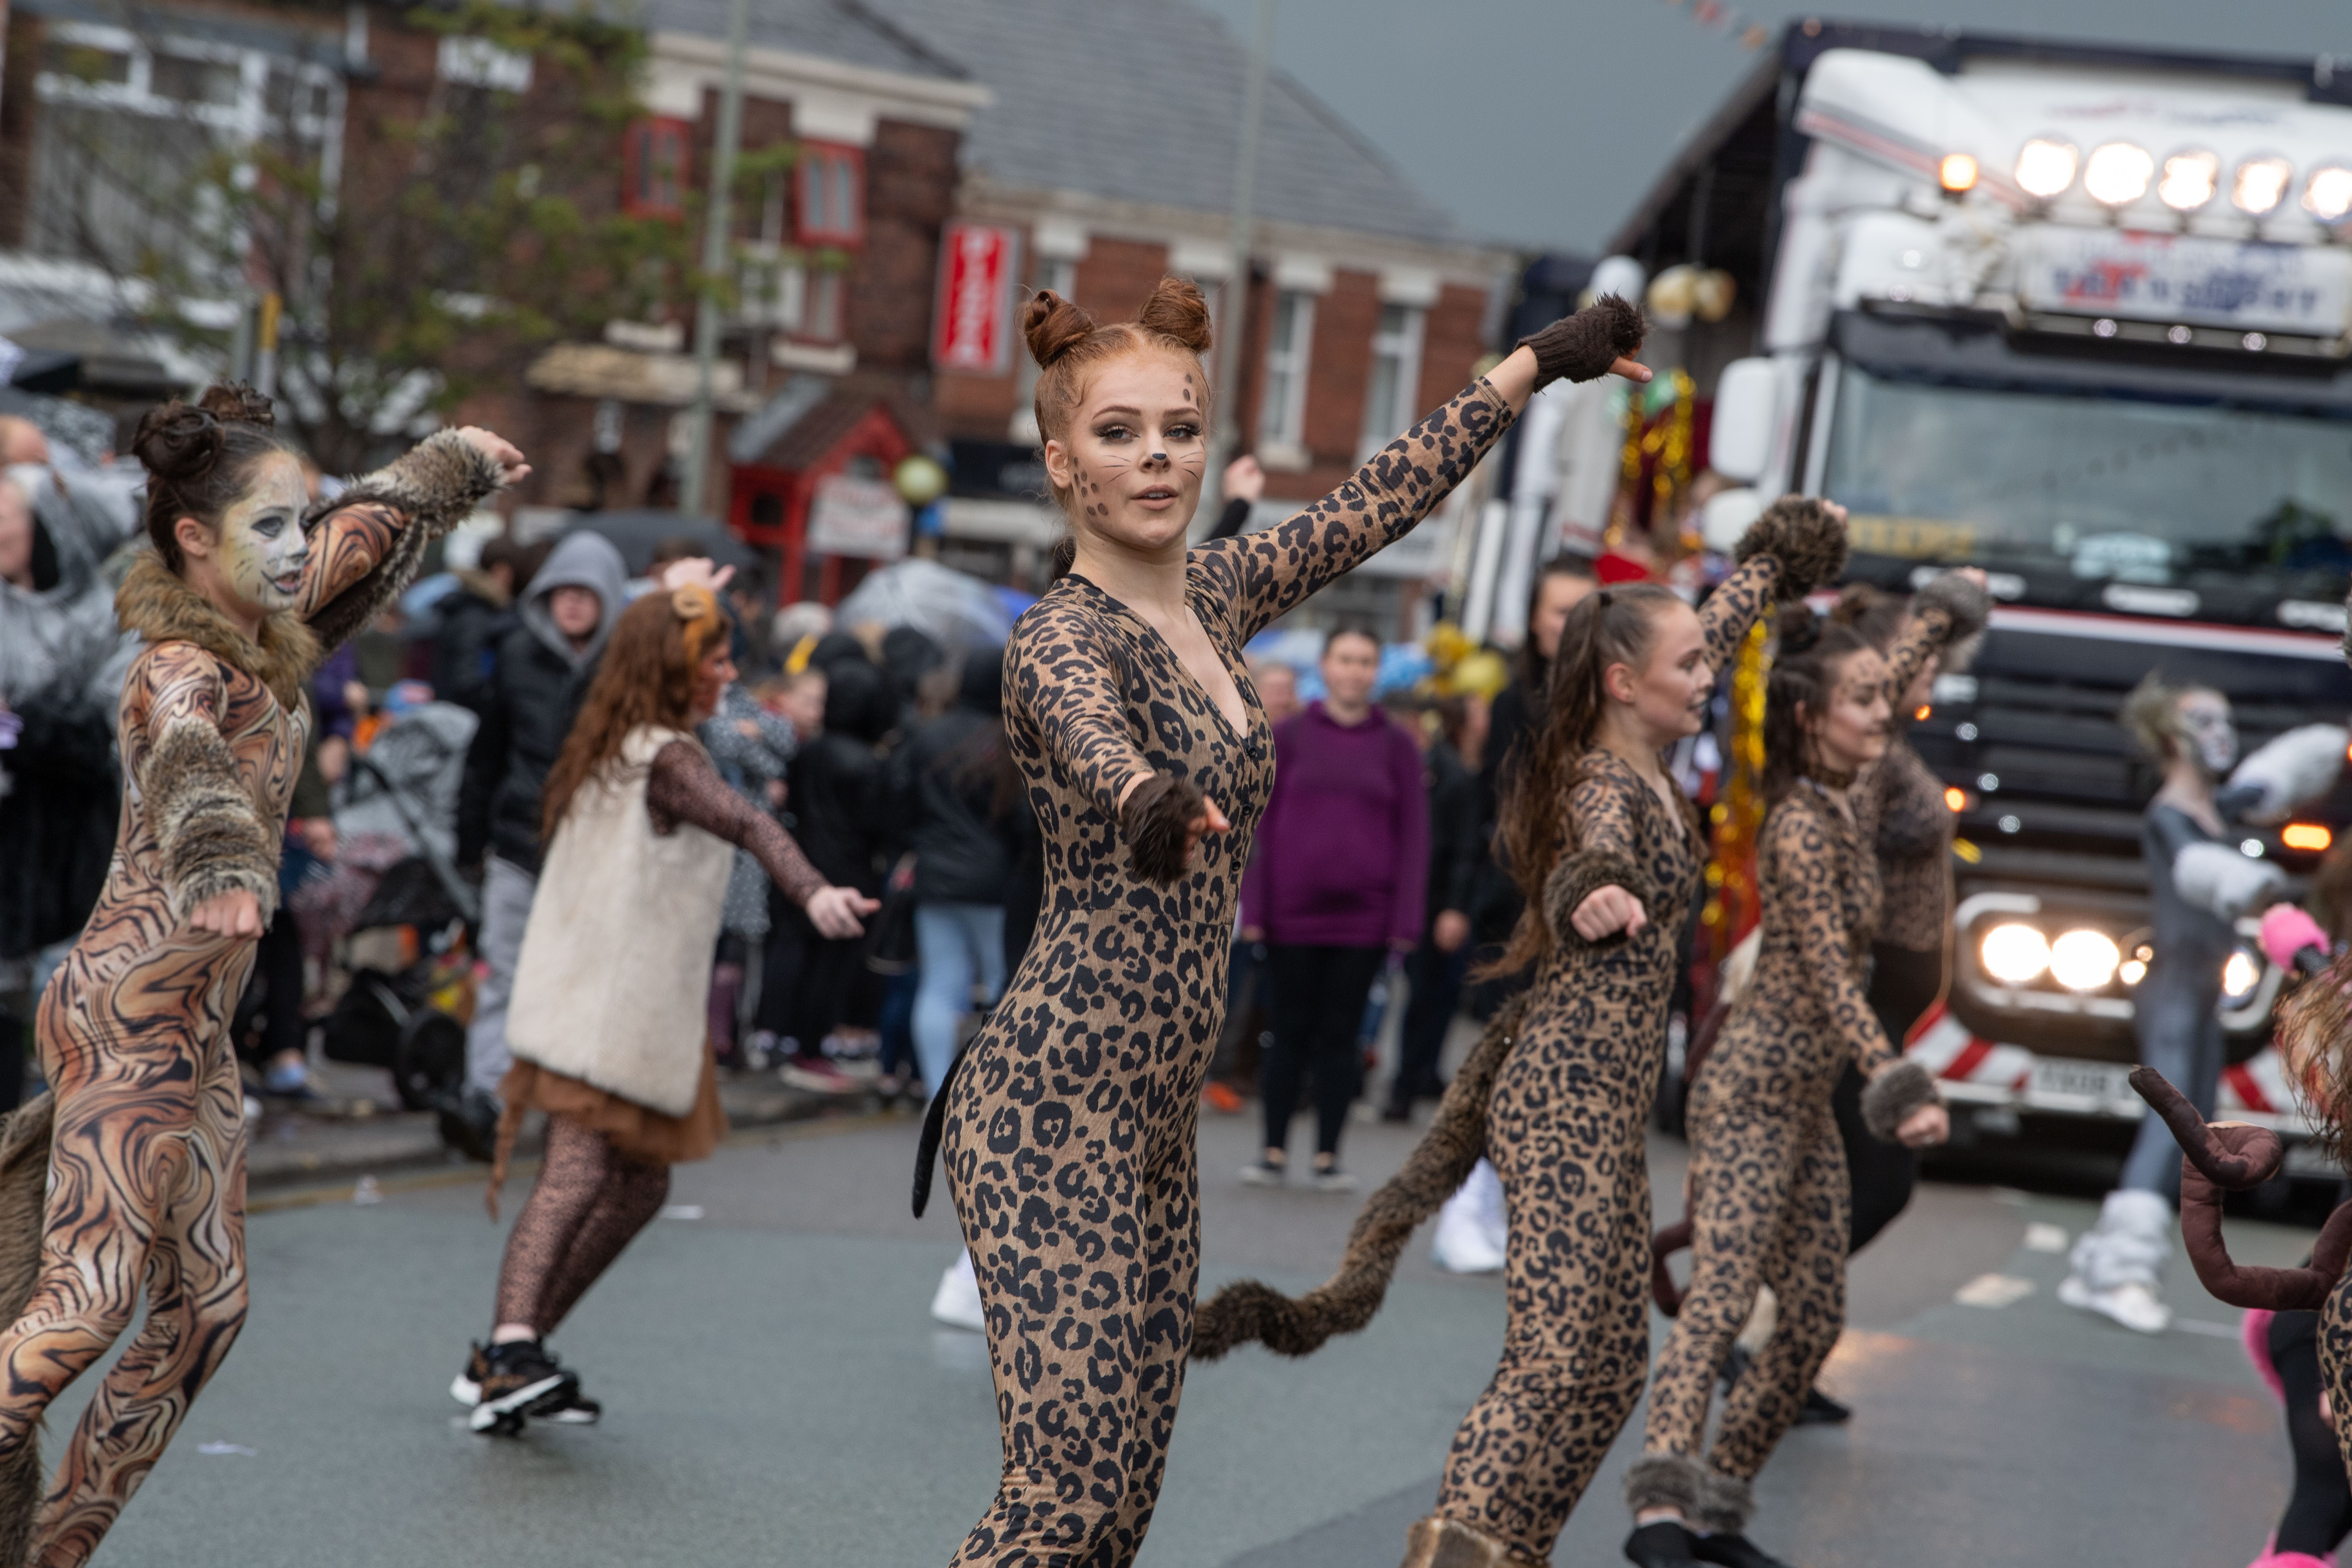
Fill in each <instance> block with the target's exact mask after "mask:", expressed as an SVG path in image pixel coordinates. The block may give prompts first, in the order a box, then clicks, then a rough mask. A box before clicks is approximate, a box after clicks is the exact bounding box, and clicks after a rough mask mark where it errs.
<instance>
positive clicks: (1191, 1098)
mask: <svg viewBox="0 0 2352 1568" xmlns="http://www.w3.org/2000/svg"><path fill="white" fill-rule="evenodd" d="M1513 417H1514V416H1513V412H1512V410H1511V408H1510V406H1509V405H1508V404H1507V403H1506V402H1505V400H1504V399H1503V397H1502V396H1501V395H1499V394H1497V393H1496V391H1495V390H1494V388H1493V387H1491V386H1490V385H1488V384H1486V382H1485V381H1483V380H1481V381H1478V382H1476V383H1474V384H1472V385H1471V386H1470V387H1469V388H1468V389H1466V390H1465V391H1464V392H1463V393H1462V394H1461V395H1458V396H1457V397H1455V398H1454V400H1453V401H1452V402H1451V403H1449V404H1447V405H1445V406H1444V408H1442V409H1439V410H1438V411H1437V412H1436V413H1434V414H1433V415H1431V416H1429V417H1428V418H1426V419H1424V420H1423V421H1422V422H1421V423H1420V424H1418V425H1416V426H1413V428H1412V429H1411V430H1409V431H1407V432H1406V433H1405V434H1404V435H1403V436H1402V437H1400V438H1399V439H1397V440H1396V441H1393V442H1391V443H1390V445H1389V446H1388V447H1385V448H1383V449H1382V450H1381V452H1379V453H1378V454H1376V455H1375V456H1374V457H1373V458H1371V460H1370V462H1368V463H1366V464H1365V466H1364V467H1363V468H1361V469H1360V470H1359V471H1358V472H1357V474H1356V475H1355V477H1354V478H1353V479H1350V480H1349V481H1348V482H1347V483H1346V484H1344V485H1342V486H1340V487H1339V489H1336V490H1334V491H1333V492H1331V494H1329V495H1328V496H1326V497H1325V498H1323V499H1322V500H1319V501H1317V502H1316V503H1315V504H1314V505H1312V506H1310V507H1308V508H1307V510H1304V511H1302V512H1300V513H1299V514H1298V515H1297V516H1296V517H1293V518H1291V519H1290V520H1289V521H1286V522H1284V523H1281V524H1279V525H1277V526H1276V527H1274V528H1271V529H1268V530H1265V531H1262V532H1258V533H1252V534H1246V535H1243V536H1241V537H1239V538H1233V539H1222V540H1216V541H1213V542H1207V543H1204V544H1201V545H1198V546H1196V547H1194V548H1193V549H1192V552H1190V555H1189V558H1188V561H1187V566H1186V576H1187V587H1186V595H1187V598H1188V599H1189V601H1190V603H1191V605H1192V610H1193V612H1194V614H1195V615H1197V616H1199V618H1200V622H1201V625H1202V626H1203V627H1204V628H1205V629H1206V630H1207V632H1208V636H1209V639H1210V641H1211V642H1212V643H1213V644H1214V645H1215V646H1216V648H1217V652H1218V655H1219V657H1220V658H1223V660H1224V662H1225V666H1226V668H1227V669H1228V670H1229V671H1231V673H1232V675H1233V679H1234V685H1235V686H1236V687H1237V688H1239V689H1240V693H1241V697H1242V700H1243V703H1244V706H1245V707H1246V709H1247V710H1248V718H1247V724H1246V727H1245V731H1244V732H1242V733H1235V732H1234V730H1233V729H1232V727H1231V726H1230V725H1229V723H1228V722H1227V721H1226V720H1225V719H1224V717H1223V715H1222V714H1221V713H1220V712H1219V711H1218V710H1217V708H1216V706H1215V704H1214V703H1213V701H1212V700H1210V698H1209V697H1208V695H1207V694H1206V693H1205V692H1204V691H1202V689H1201V688H1200V687H1199V686H1198V685H1197V684H1196V683H1195V682H1194V681H1193V679H1192V677H1191V676H1190V675H1188V674H1187V673H1185V671H1184V668H1183V667H1182V665H1181V663H1180V662H1179V660H1178V659H1177V658H1176V656H1175V654H1174V653H1173V651H1172V650H1171V648H1170V647H1168V645H1167V643H1166V642H1165V641H1164V640H1163V639H1162V638H1161V637H1160V636H1159V634H1158V633H1157V632H1155V631H1153V630H1152V629H1151V628H1150V627H1149V626H1147V625H1145V623H1144V622H1142V621H1141V620H1139V619H1138V618H1137V617H1136V616H1134V615H1133V614H1131V613H1130V612H1129V610H1128V609H1127V608H1126V606H1125V605H1121V604H1120V603H1119V602H1118V600H1117V599H1115V598H1113V597H1111V596H1110V595H1108V594H1106V593H1105V592H1103V591H1102V590H1101V589H1100V588H1098V587H1097V586H1096V585H1095V584H1092V583H1089V582H1087V580H1086V579H1085V578H1083V577H1080V576H1076V575H1072V576H1067V577H1064V578H1063V579H1062V580H1060V581H1059V582H1057V583H1055V584H1054V585H1053V587H1051V588H1049V589H1048V590H1047V591H1046V593H1045V597H1044V598H1043V599H1041V600H1040V601H1039V602H1038V603H1037V604H1036V605H1034V606H1033V607H1032V608H1031V609H1030V610H1029V611H1028V613H1027V614H1025V615H1024V616H1022V618H1021V621H1020V624H1019V625H1018V626H1016V627H1015V628H1014V629H1013V641H1012V646H1011V647H1009V648H1008V649H1007V651H1006V658H1005V689H1006V694H1007V699H1008V700H1007V702H1006V705H1005V729H1006V731H1007V734H1008V736H1009V738H1010V742H1011V749H1012V753H1013V760H1014V762H1015V763H1017V764H1018V766H1019V767H1020V769H1021V773H1022V776H1023V778H1024V781H1025V782H1026V784H1027V788H1028V792H1029V799H1030V803H1031V805H1033V806H1034V809H1035V811H1036V814H1037V820H1038V823H1039V826H1040V828H1041V830H1042V836H1043V839H1044V853H1045V888H1046V890H1045V907H1044V910H1043V911H1042V912H1041V914H1040V917H1039V920H1038V924H1037V931H1036V935H1035V937H1034V940H1033V941H1032V942H1030V945H1029V949H1028V952H1027V955H1026V956H1025V957H1024V959H1023V960H1022V962H1021V966H1020V968H1019V969H1018V970H1017V971H1016V972H1015V973H1014V974H1013V979H1012V982H1011V984H1009V985H1008V987H1007V988H1006V991H1005V994H1004V998H1003V1001H1002V1002H1001V1003H1000V1004H999V1005H997V1007H996V1009H995V1011H994V1012H993V1014H992V1016H991V1018H990V1021H989V1023H988V1025H987V1026H986V1027H985V1028H984V1029H983V1030H982V1033H981V1034H980V1036H979V1037H977V1039H976V1040H975V1041H974V1043H973V1044H972V1046H971V1048H970V1050H969V1051H968V1053H967V1055H966V1057H965V1058H964V1061H963V1063H962V1065H961V1067H960V1068H958V1069H957V1071H956V1072H955V1074H954V1075H953V1078H952V1079H951V1080H950V1088H949V1089H948V1104H947V1112H946V1114H947V1125H946V1129H945V1138H944V1141H943V1143H942V1154H943V1156H944V1165H945V1169H946V1172H947V1179H948V1184H949V1188H950V1192H951V1193H952V1194H953V1195H954V1200H955V1206H956V1213H957V1215H958V1218H959V1220H960V1221H961V1225H962V1228H963V1233H964V1237H965V1240H966V1242H967V1244H968V1245H969V1247H970V1248H971V1256H972V1261H973V1264H974V1266H975V1268H977V1270H978V1274H979V1279H980V1289H981V1299H982V1303H983V1305H984V1306H985V1309H986V1311H987V1318H988V1345H989V1356H990V1360H991V1363H992V1367H993V1371H994V1378H995V1385H996V1397H997V1418H998V1421H999V1422H1000V1424H1001V1426H1002V1427H1003V1445H1004V1447H1003V1455H1004V1469H1003V1478H1002V1479H1001V1481H1000V1483H999V1487H998V1490H997V1494H996V1499H995V1501H994V1502H993V1503H992V1505H991V1506H990V1508H989V1510H988V1512H987V1513H986V1514H985V1515H984V1516H983V1517H982V1520H981V1521H980V1522H979V1523H978V1524H977V1525H975V1526H974V1527H973V1529H972V1531H971V1534H970V1536H969V1537H968V1538H967V1539H966V1540H965V1542H964V1543H963V1545H962V1548H961V1550H960V1551H959V1552H957V1553H956V1556H955V1562H956V1563H960V1564H982V1563H986V1564H992V1565H1002V1568H1013V1565H1016V1564H1017V1565H1019V1568H1119V1565H1122V1564H1125V1563H1130V1562H1132V1561H1133V1560H1134V1557H1135V1553H1136V1550H1137V1548H1138V1547H1139V1545H1140V1544H1141V1543H1142V1541H1143V1538H1144V1532H1145V1531H1146V1529H1147V1528H1148V1527H1149V1525H1150V1521H1151V1512H1152V1509H1153V1506H1154V1504H1155V1503H1156V1502H1157V1500H1158V1498H1159V1493H1160V1477H1161V1473H1162V1469H1163V1467H1164V1465H1165V1462H1166V1457H1167V1451H1168V1439H1169V1433H1170V1430H1171V1426H1172V1424H1173V1422H1174V1420H1175V1415H1176V1405H1177V1398H1178V1395H1179V1394H1180V1392H1181V1387H1182V1383H1183V1375H1184V1363H1185V1358H1186V1355H1187V1353H1188V1351H1189V1349H1190V1346H1191V1342H1192V1310H1193V1303H1194V1290H1195V1287H1196V1285H1197V1283H1198V1277H1199V1272H1200V1211H1199V1206H1198V1196H1199V1173H1198V1165H1197V1153H1196V1150H1195V1123H1196V1121H1197V1120H1198V1116H1199V1108H1200V1100H1201V1085H1202V1079H1203V1078H1204V1076H1205V1075H1206V1073H1207V1070H1208V1063H1209V1057H1210V1054H1211V1052H1212V1051H1213V1048H1214V1047H1215V1045H1216V1041H1217V1037H1218V1034H1219V1031H1220V1029H1221V1028H1222V1026H1223V1016H1224V1005H1225V995H1224V976H1225V958H1226V951H1227V948H1228V947H1229V946H1230V944H1231V942H1232V940H1233V925H1234V904H1235V900H1236V898H1237V897H1238V895H1239V891H1240V887H1241V874H1242V870H1243V868H1244V866H1246V865H1247V864H1248V861H1249V854H1250V842H1251V836H1252V834H1253V832H1254V830H1255V827H1256V825H1257V820H1258V817H1259V816H1260V814H1261V813H1262V812H1263V810H1264V809H1265V800H1266V795H1267V793H1268V792H1269V790H1270V789H1271V788H1272V787H1273V783H1274V746H1273V743H1272V740H1271V737H1270V732H1269V731H1268V728H1267V724H1266V720H1265V710H1263V709H1262V708H1261V707H1260V706H1259V703H1258V699H1257V693H1256V690H1255V688H1254V687H1253V686H1252V685H1251V683H1250V679H1249V677H1248V675H1247V673H1246V672H1245V670H1244V668H1243V662H1242V647H1243V645H1244V644H1245V643H1246V642H1248V641H1249V639H1250V638H1251V637H1255V636H1256V635H1257V633H1258V632H1259V631H1260V630H1261V629H1263V628H1264V627H1265V626H1266V625H1267V624H1268V623H1269V622H1271V621H1272V620H1274V618H1275V617H1276V616H1280V615H1281V614H1283V613H1284V612H1285V611H1287V610H1289V609H1291V608H1293V607H1294V606H1296V605H1297V604H1298V603H1299V602H1300V601H1301V600H1303V599H1305V598H1306V597H1307V595H1309V594H1312V593H1314V592H1315V591H1316V590H1317V589H1318V588H1319V587H1321V586H1322V585H1323V584H1326V583H1328V582H1329V581H1331V580H1332V579H1333V578H1335V577H1337V576H1339V574H1341V573H1343V572H1345V571H1347V570H1348V569H1349V568H1350V567H1352V566H1354V565H1355V564H1356V563H1359V562H1360V561H1362V560H1363V559H1364V558H1365V557H1366V556H1368V555H1370V554H1371V553H1372V552H1374V551H1376V550H1378V549H1380V548H1381V546H1383V545H1385V544H1388V543H1390V542H1393V541H1394V540H1396V539H1398V538H1400V537H1402V535H1403V534H1404V532H1405V531H1407V530H1408V529H1410V528H1412V525H1413V524H1414V523H1415V522H1417V521H1420V520H1421V519H1422V518H1423V517H1424V516H1426V515H1427V514H1428V512H1429V511H1430V510H1431V509H1432V508H1433V507H1435V506H1436V505H1437V503H1438V502H1439V501H1440V500H1444V497H1445V496H1446V494H1447V493H1448V492H1449V491H1451V490H1452V489H1454V486H1455V485H1457V484H1459V483H1460V482H1461V481H1462V480H1463V479H1464V478H1465V476H1467V475H1468V474H1469V472H1470V470H1471V468H1473V467H1475V465H1476V463H1477V462H1478V460H1479V458H1481V457H1483V456H1484V455H1485V454H1486V451H1487V450H1488V449H1489V448H1490V447H1492V446H1493V445H1494V443H1495V442H1496V439H1497V438H1499V437H1501V436H1502V434H1503V432H1504V431H1505V430H1507V429H1508V428H1509V426H1510V425H1511V423H1512V420H1513ZM1142 773H1167V774H1172V775H1174V776H1175V777H1177V778H1180V779H1182V780H1186V781H1189V782H1190V783H1192V784H1194V785H1196V786H1197V787H1198V788H1199V789H1200V790H1201V791H1202V793H1203V794H1204V795H1207V796H1208V797H1209V798H1210V799H1211V800H1213V801H1214V802H1216V803H1217V804H1218V805H1220V806H1221V807H1222V808H1223V811H1224V813H1225V815H1226V816H1228V817H1229V818H1230V819H1231V820H1232V823H1233V830H1232V831H1231V832H1229V833H1224V834H1213V835H1210V836H1208V837H1205V838H1204V839H1203V840H1202V844H1201V847H1200V849H1199V851H1198V853H1197V854H1196V855H1195V857H1194V859H1193V862H1192V867H1191V868H1190V870H1189V871H1188V872H1187V873H1186V874H1185V875H1184V876H1183V877H1182V878H1181V879H1179V880H1177V881H1175V882H1173V883H1170V884H1165V885H1162V884H1159V883H1154V882H1151V881H1148V880H1145V879H1142V878H1141V877H1139V876H1138V875H1137V874H1136V871H1135V869H1134V868H1133V866H1132V864H1131V863H1130V860H1129V855H1128V852H1127V850H1126V848H1125V847H1123V846H1122V843H1121V839H1120V830H1119V799H1120V793H1121V791H1122V790H1123V789H1124V788H1125V787H1126V786H1127V784H1129V781H1130V780H1131V779H1133V778H1135V777H1136V776H1137V775H1138V774H1142Z"/></svg>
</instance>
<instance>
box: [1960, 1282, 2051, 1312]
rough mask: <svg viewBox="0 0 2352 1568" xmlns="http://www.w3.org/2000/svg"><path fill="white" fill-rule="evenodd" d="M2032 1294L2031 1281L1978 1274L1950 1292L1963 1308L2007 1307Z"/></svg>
mask: <svg viewBox="0 0 2352 1568" xmlns="http://www.w3.org/2000/svg"><path fill="white" fill-rule="evenodd" d="M2032 1294H2033V1281H2032V1280H2031V1279H2019V1278H2018V1277H2017V1276H2016V1275H2014V1274H1979V1275H1978V1276H1977V1277H1976V1278H1975V1279H1971V1280H1969V1282H1968V1283H1967V1284H1965V1285H1963V1286H1961V1287H1960V1288H1959V1289H1957V1290H1955V1291H1953V1292H1952V1300H1955V1301H1958V1303H1959V1304H1960V1305H1961V1306H1963V1307H2007V1306H2010V1305H2011V1304H2013V1303H2015V1302H2018V1301H2022V1300H2025V1298H2027V1297H2028V1296H2031V1295H2032Z"/></svg>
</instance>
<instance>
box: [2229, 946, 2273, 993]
mask: <svg viewBox="0 0 2352 1568" xmlns="http://www.w3.org/2000/svg"><path fill="white" fill-rule="evenodd" d="M2262 977H2263V966H2262V965H2261V964H2259V963H2255V962H2254V955H2253V954H2252V953H2251V952H2247V951H2246V950H2245V949H2244V948H2239V949H2238V950H2237V951H2235V952H2232V953H2231V954H2230V956H2229V957H2228V958H2227V959H2226V960H2224V961H2223V963H2222V964H2221V994H2222V996H2223V997H2224V998H2225V999H2226V1000H2228V1001H2231V1002H2242V1001H2244V1000H2245V999H2246V998H2247V997H2248V996H2251V995H2252V994H2253V990H2254V986H2255V985H2256V984H2258V983H2260V981H2261V980H2262Z"/></svg>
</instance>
